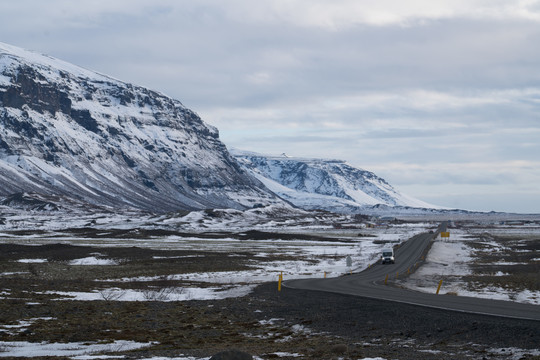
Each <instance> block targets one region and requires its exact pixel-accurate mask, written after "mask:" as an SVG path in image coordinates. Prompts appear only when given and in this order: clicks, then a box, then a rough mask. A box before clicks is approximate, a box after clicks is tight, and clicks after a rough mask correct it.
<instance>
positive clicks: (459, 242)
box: [399, 226, 540, 305]
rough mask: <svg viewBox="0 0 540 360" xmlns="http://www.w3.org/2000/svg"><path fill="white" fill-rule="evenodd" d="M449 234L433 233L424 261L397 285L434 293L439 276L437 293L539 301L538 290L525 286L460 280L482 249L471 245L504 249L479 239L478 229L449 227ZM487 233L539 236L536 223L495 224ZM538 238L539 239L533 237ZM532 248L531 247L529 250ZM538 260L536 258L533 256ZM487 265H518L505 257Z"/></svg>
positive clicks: (488, 249)
mask: <svg viewBox="0 0 540 360" xmlns="http://www.w3.org/2000/svg"><path fill="white" fill-rule="evenodd" d="M449 232H450V237H449V238H441V237H437V238H436V240H435V241H434V243H433V245H432V247H431V249H430V251H429V253H428V255H427V256H426V261H425V263H424V265H422V266H421V267H420V268H419V269H418V270H417V271H416V272H415V273H414V274H412V275H411V276H410V277H408V278H407V279H405V280H401V281H399V283H400V285H402V286H404V287H407V288H409V289H413V290H417V291H421V292H428V293H435V292H436V289H437V287H438V283H439V281H440V280H443V282H442V286H441V289H440V292H439V293H440V294H449V295H457V296H470V297H479V298H487V299H497V300H506V301H516V302H522V303H530V304H535V305H540V291H538V290H528V289H522V290H519V289H514V288H510V287H496V286H480V285H478V284H470V283H467V282H466V281H464V280H463V278H462V277H463V276H467V275H472V274H473V273H474V272H473V270H472V264H476V263H477V262H478V259H477V255H481V252H482V251H479V250H478V249H475V247H474V245H476V244H479V243H481V244H482V245H483V246H484V247H487V249H486V250H485V252H488V253H490V252H497V251H503V252H504V251H505V249H504V246H501V243H500V242H494V241H486V240H485V239H481V235H482V233H484V232H481V233H475V232H474V231H471V230H467V229H455V228H454V229H450V230H449ZM489 233H490V234H497V235H499V236H506V237H508V236H512V237H515V236H517V237H519V236H520V235H522V236H525V237H531V236H536V238H537V239H540V227H538V226H529V227H517V228H516V227H515V226H513V227H507V226H498V227H491V228H490V229H489ZM536 241H539V240H536ZM531 251H534V250H531ZM533 261H534V262H536V263H538V262H540V259H538V258H536V259H533ZM488 265H502V266H511V265H520V263H514V262H509V261H502V262H498V263H490V264H488ZM494 275H495V276H504V275H509V274H508V273H506V272H502V271H497V272H496V273H495V274H494Z"/></svg>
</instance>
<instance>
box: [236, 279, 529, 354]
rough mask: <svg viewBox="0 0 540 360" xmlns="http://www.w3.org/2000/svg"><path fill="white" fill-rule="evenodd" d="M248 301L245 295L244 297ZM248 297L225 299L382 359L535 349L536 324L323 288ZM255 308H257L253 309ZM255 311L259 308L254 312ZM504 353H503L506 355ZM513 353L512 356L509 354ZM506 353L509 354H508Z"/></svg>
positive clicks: (270, 290)
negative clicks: (353, 294) (335, 292)
mask: <svg viewBox="0 0 540 360" xmlns="http://www.w3.org/2000/svg"><path fill="white" fill-rule="evenodd" d="M246 299H248V298H246ZM249 299H250V301H238V300H236V301H235V300H233V299H231V300H228V305H227V306H228V309H229V311H232V312H234V313H238V314H240V313H246V312H247V313H249V312H254V313H255V314H260V316H261V319H270V318H280V319H284V320H283V322H284V323H287V324H289V325H291V326H292V325H295V324H300V325H305V326H306V327H308V328H310V329H311V330H313V331H314V332H325V333H328V334H332V335H336V336H338V337H339V338H341V339H342V340H343V343H344V344H345V345H347V346H348V348H349V349H351V348H354V347H358V346H359V344H360V345H363V346H361V347H362V353H363V354H365V356H368V355H369V356H381V357H384V358H386V359H437V358H438V359H441V358H443V359H450V358H455V359H460V358H472V359H484V358H486V359H487V358H489V359H493V358H496V357H493V356H492V354H490V352H489V349H491V348H495V349H505V350H501V353H502V354H503V355H501V358H516V359H520V358H523V359H532V358H536V359H537V358H538V356H535V357H533V356H530V355H526V354H525V355H523V356H521V355H520V356H518V357H512V356H510V355H511V354H512V351H513V350H512V349H509V348H520V349H531V350H535V349H536V350H538V349H539V347H540V322H539V321H528V320H518V319H508V318H499V317H493V316H485V315H475V314H467V313H460V312H453V311H446V310H439V309H430V308H424V307H420V306H415V305H408V304H400V303H394V302H388V301H382V300H373V299H367V298H359V297H354V296H349V295H341V294H332V293H326V292H316V291H304V290H297V289H288V288H284V289H283V291H282V292H277V286H276V284H264V285H262V286H259V287H258V288H257V289H256V290H255V291H254V293H253V294H252V295H251V296H250V297H249ZM255 311H257V312H255ZM259 311H260V312H259ZM505 353H506V354H505ZM514 355H515V354H514ZM507 356H510V357H507Z"/></svg>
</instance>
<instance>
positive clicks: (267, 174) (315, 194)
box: [231, 149, 439, 213]
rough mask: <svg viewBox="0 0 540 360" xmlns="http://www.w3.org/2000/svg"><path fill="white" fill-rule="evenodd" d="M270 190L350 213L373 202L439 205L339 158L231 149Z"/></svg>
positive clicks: (313, 205) (294, 200) (305, 204)
mask: <svg viewBox="0 0 540 360" xmlns="http://www.w3.org/2000/svg"><path fill="white" fill-rule="evenodd" d="M231 153H232V154H233V155H234V156H235V157H236V159H237V160H238V162H239V163H240V164H241V165H242V167H244V168H245V169H246V170H247V171H248V172H250V173H251V174H252V175H253V176H255V177H256V178H258V179H259V180H260V181H261V182H262V183H264V184H265V185H266V186H267V187H268V188H269V189H270V190H272V191H273V192H274V193H276V194H278V195H279V196H281V197H282V198H284V199H286V200H288V201H289V202H291V203H292V204H294V205H296V206H298V207H300V208H303V209H306V210H312V209H320V210H327V211H333V212H338V213H354V212H360V211H362V210H367V209H368V208H372V207H374V206H376V207H380V206H381V205H382V206H391V207H411V208H439V207H437V206H434V205H431V204H428V203H426V202H423V201H421V200H418V199H415V198H412V197H410V196H407V195H405V194H402V193H400V192H399V191H397V190H396V189H394V188H393V187H392V185H390V184H388V183H387V182H386V181H385V180H384V179H382V178H380V177H378V176H377V175H375V174H374V173H372V172H369V171H366V170H362V169H358V168H355V167H353V166H351V165H348V164H347V163H346V162H345V161H341V160H328V159H306V158H296V157H288V156H286V155H282V156H268V155H261V154H257V153H253V152H246V151H241V150H236V149H234V150H231Z"/></svg>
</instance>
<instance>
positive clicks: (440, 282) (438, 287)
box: [437, 279, 442, 295]
mask: <svg viewBox="0 0 540 360" xmlns="http://www.w3.org/2000/svg"><path fill="white" fill-rule="evenodd" d="M441 285H442V279H441V280H440V281H439V286H437V295H439V290H441Z"/></svg>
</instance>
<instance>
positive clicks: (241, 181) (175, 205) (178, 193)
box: [0, 43, 281, 211]
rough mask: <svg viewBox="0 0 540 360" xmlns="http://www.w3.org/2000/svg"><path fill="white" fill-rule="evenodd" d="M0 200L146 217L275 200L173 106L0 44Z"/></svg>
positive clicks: (212, 134)
mask: <svg viewBox="0 0 540 360" xmlns="http://www.w3.org/2000/svg"><path fill="white" fill-rule="evenodd" d="M0 169H1V172H0V196H7V195H10V194H13V193H18V192H36V193H45V194H56V195H63V196H71V197H74V198H78V199H82V200H85V201H88V202H90V203H93V204H99V205H108V206H123V207H134V208H140V209H145V210H152V211H171V210H175V209H204V208H226V207H231V208H239V209H241V208H250V207H251V206H253V205H255V204H258V205H260V204H271V203H276V202H280V201H281V200H279V199H278V198H276V197H275V195H274V194H272V193H270V192H269V191H268V190H267V189H265V188H264V187H263V186H262V185H261V184H260V183H259V182H258V181H257V180H255V179H254V178H252V177H250V176H248V175H247V174H246V173H245V172H244V171H243V170H242V169H240V168H239V166H238V164H237V163H236V161H235V160H234V159H233V158H232V157H231V156H230V154H229V153H228V151H227V149H226V147H225V145H224V144H223V143H222V142H221V141H220V140H219V133H218V131H217V129H216V128H214V127H212V126H209V125H207V124H206V123H204V122H203V121H202V120H201V118H200V117H199V116H198V115H197V114H196V113H195V112H193V111H191V110H189V109H187V108H186V107H184V106H183V105H182V104H181V102H180V101H178V100H175V99H171V98H169V97H167V96H165V95H163V94H161V93H158V92H156V91H153V90H149V89H146V88H143V87H140V86H136V85H132V84H129V83H124V82H121V81H119V80H115V79H113V78H111V77H108V76H105V75H101V74H98V73H95V72H92V71H90V70H86V69H83V68H80V67H78V66H75V65H72V64H69V63H66V62H64V61H61V60H58V59H54V58H51V57H49V56H46V55H41V54H37V53H34V52H31V51H27V50H23V49H20V48H17V47H14V46H11V45H6V44H2V43H0Z"/></svg>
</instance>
